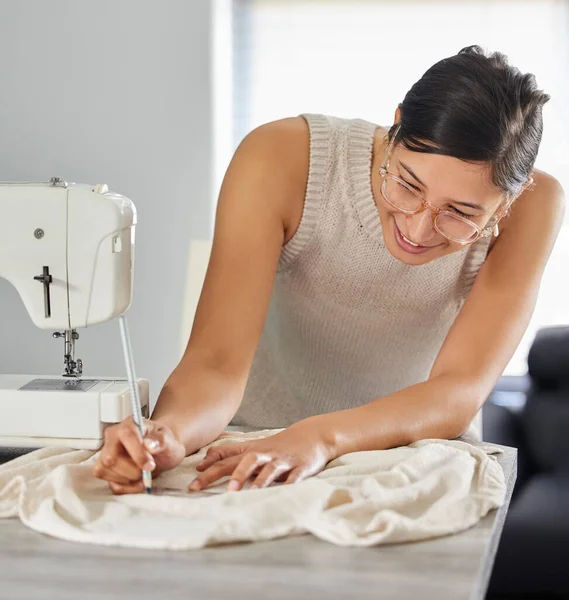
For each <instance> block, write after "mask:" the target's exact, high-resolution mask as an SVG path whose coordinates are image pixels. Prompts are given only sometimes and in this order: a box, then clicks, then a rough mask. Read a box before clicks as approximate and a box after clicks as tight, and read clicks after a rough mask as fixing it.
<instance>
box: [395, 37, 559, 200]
mask: <svg viewBox="0 0 569 600" xmlns="http://www.w3.org/2000/svg"><path fill="white" fill-rule="evenodd" d="M548 100H549V96H548V95H547V94H545V93H544V92H543V91H541V90H538V89H537V84H536V81H535V77H534V75H532V74H531V73H525V74H524V73H521V72H520V71H519V69H517V68H515V67H513V66H511V65H509V64H508V59H507V57H506V56H504V55H503V54H501V53H500V52H494V53H493V54H490V55H489V56H486V55H485V54H484V51H483V50H482V48H480V46H468V47H466V48H463V49H462V50H461V51H460V52H459V53H458V54H456V55H455V56H451V57H449V58H445V59H443V60H441V61H439V62H437V63H436V64H435V65H433V66H432V67H431V68H430V69H429V70H428V71H426V73H425V74H424V75H423V76H422V77H421V79H419V81H417V83H415V84H414V85H413V87H412V88H411V89H410V90H409V91H408V92H407V94H406V95H405V98H404V100H403V102H402V103H401V104H400V105H399V108H400V109H401V121H400V125H401V128H400V130H399V134H398V135H397V140H395V141H396V142H402V143H403V145H404V146H405V147H406V148H408V149H409V150H413V151H415V152H427V153H433V154H446V155H448V156H454V157H456V158H459V159H462V160H465V161H469V162H471V161H472V162H478V161H480V162H489V163H491V164H492V181H493V183H494V185H495V186H496V187H497V188H499V189H500V190H502V191H503V192H504V193H505V194H506V196H507V197H509V198H513V197H515V196H517V195H518V194H519V193H520V191H521V190H522V187H523V185H524V184H525V183H526V182H527V180H528V179H529V177H530V173H531V170H532V169H533V166H534V163H535V159H536V157H537V152H538V149H539V144H540V142H541V134H542V130H543V121H542V115H541V113H542V106H543V105H544V104H545V103H546V102H547V101H548ZM394 132H395V126H393V127H392V128H391V129H390V131H389V138H390V139H391V137H392V136H393V134H394Z"/></svg>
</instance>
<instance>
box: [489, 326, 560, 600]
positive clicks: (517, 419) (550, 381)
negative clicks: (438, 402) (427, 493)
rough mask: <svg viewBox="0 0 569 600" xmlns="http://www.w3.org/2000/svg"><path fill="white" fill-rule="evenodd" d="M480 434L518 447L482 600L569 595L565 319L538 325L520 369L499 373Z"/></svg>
mask: <svg viewBox="0 0 569 600" xmlns="http://www.w3.org/2000/svg"><path fill="white" fill-rule="evenodd" d="M482 414H483V437H484V439H485V440H486V441H488V442H495V443H498V444H504V445H507V446H514V447H516V448H517V449H518V476H517V481H516V486H515V488H514V493H513V496H512V501H511V504H510V509H509V512H508V515H507V517H506V522H505V525H504V530H503V532H502V537H501V540H500V545H499V547H498V552H497V555H496V560H495V563H494V569H493V572H492V576H491V580H490V585H489V588H488V595H487V600H502V599H524V598H525V599H532V600H533V599H535V600H547V599H548V598H550V599H569V327H551V328H546V329H542V330H540V331H539V332H538V334H537V335H536V338H535V340H534V342H533V344H532V347H531V349H530V352H529V356H528V375H527V376H524V377H502V378H501V380H500V382H499V383H498V385H497V386H496V388H495V389H494V391H493V393H492V394H491V396H490V397H489V398H488V400H487V402H486V404H485V406H484V409H483V411H482Z"/></svg>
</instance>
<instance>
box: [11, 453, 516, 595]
mask: <svg viewBox="0 0 569 600" xmlns="http://www.w3.org/2000/svg"><path fill="white" fill-rule="evenodd" d="M502 449H503V451H504V452H503V454H501V455H499V461H500V464H501V465H502V467H503V469H504V473H505V476H506V481H507V484H508V493H507V496H506V502H505V504H504V506H502V507H501V508H500V509H498V510H497V511H492V512H491V513H490V514H488V515H487V516H486V517H485V518H484V519H482V520H481V521H480V522H479V523H478V524H477V525H476V526H475V527H473V528H471V529H469V530H467V531H464V532H462V533H459V534H456V535H453V536H448V537H444V538H439V539H435V540H430V541H425V542H417V543H407V544H398V545H391V546H378V547H373V548H343V547H339V546H334V545H332V544H330V543H327V542H323V541H321V540H319V539H317V538H315V537H313V536H311V535H305V536H300V537H292V538H285V539H280V540H274V541H269V542H259V543H253V544H250V543H243V544H231V545H226V546H217V547H212V548H205V549H202V550H192V551H184V552H169V551H147V550H136V549H129V548H114V547H104V546H92V545H84V544H74V543H70V542H64V541H61V540H58V539H53V538H49V537H47V536H45V535H42V534H39V533H36V532H35V531H32V530H30V529H28V528H26V527H24V526H23V525H22V524H21V523H20V521H19V520H17V519H2V520H0V598H2V599H3V598H6V599H9V600H41V599H45V600H48V599H49V600H54V599H55V600H103V599H104V600H110V599H115V598H116V599H120V600H126V599H132V600H161V599H162V598H164V599H167V600H178V599H184V600H186V599H188V600H226V599H227V600H229V599H231V600H235V599H240V598H246V599H247V600H269V599H270V600H293V599H294V600H336V599H337V600H364V599H368V598H370V599H371V598H373V599H374V600H376V599H389V600H399V599H421V600H431V599H432V600H447V599H448V600H462V599H464V600H466V599H468V600H473V599H482V598H484V595H485V593H486V587H487V585H488V580H489V577H490V573H491V570H492V565H493V563H494V556H495V553H496V549H497V547H498V542H499V539H500V534H501V532H502V527H503V525H504V520H505V517H506V512H507V509H508V505H509V502H510V498H511V494H512V490H513V487H514V482H515V479H516V461H517V454H516V450H515V449H514V448H508V447H503V446H502ZM13 456H14V455H13V454H10V452H8V451H6V450H4V451H2V449H0V462H3V461H5V460H8V459H9V458H12V457H13Z"/></svg>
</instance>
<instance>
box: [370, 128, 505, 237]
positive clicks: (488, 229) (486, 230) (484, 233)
mask: <svg viewBox="0 0 569 600" xmlns="http://www.w3.org/2000/svg"><path fill="white" fill-rule="evenodd" d="M400 129H401V125H397V129H396V130H395V133H394V134H393V136H392V137H391V140H390V141H389V144H388V146H387V148H386V150H385V155H384V157H383V162H382V164H381V167H380V168H379V171H378V173H379V175H380V177H381V178H382V181H381V187H380V191H381V195H382V196H383V199H384V200H385V201H386V202H387V203H388V204H389V206H391V207H393V208H394V209H395V210H398V211H399V212H402V213H404V214H407V215H416V214H419V213H420V212H423V211H424V210H425V209H428V210H430V211H431V212H432V213H434V217H433V227H434V228H435V229H436V231H438V232H439V233H440V234H441V235H442V236H443V237H445V238H446V239H447V240H450V241H451V242H455V243H456V244H460V245H461V246H468V245H469V244H474V242H477V241H478V240H479V239H480V238H481V237H483V238H484V237H489V236H490V235H492V231H494V234H495V235H496V237H497V236H498V223H499V222H500V221H501V220H502V218H503V217H504V215H505V213H506V210H507V208H508V207H506V209H502V214H501V215H499V217H498V218H497V220H496V222H495V223H494V224H493V225H488V224H486V225H485V226H484V227H480V226H479V225H477V224H476V223H474V222H473V221H471V220H470V219H467V218H465V217H461V216H460V215H457V214H455V213H453V212H451V211H450V210H446V209H443V208H438V207H437V206H433V205H432V204H430V203H429V202H428V201H427V200H426V199H425V197H424V196H423V194H421V193H420V192H418V191H417V190H414V189H413V188H412V187H410V186H409V184H408V183H407V182H406V181H404V180H403V179H401V178H400V177H397V175H394V174H393V173H390V172H389V171H388V169H389V163H390V161H391V151H392V149H393V146H394V142H395V139H396V138H397V134H398V133H399V130H400ZM388 178H390V179H393V180H395V181H396V182H397V183H399V184H401V185H403V187H405V188H406V189H408V190H409V191H410V192H411V193H413V194H414V195H415V196H416V197H417V198H418V199H419V200H420V202H421V206H420V207H419V208H418V209H417V210H413V211H410V210H404V209H402V208H399V207H398V206H395V205H394V204H393V203H392V202H391V201H390V200H388V198H387V196H386V194H385V191H384V188H385V186H386V184H387V179H388ZM509 204H511V202H510V203H508V206H509ZM497 211H498V209H496V211H495V212H494V214H493V215H492V216H494V215H495V214H496V212H497ZM441 213H443V214H448V215H450V216H451V217H452V218H453V219H457V220H459V221H463V222H464V223H467V224H468V225H472V227H474V229H475V230H476V237H475V238H474V239H471V240H466V241H461V240H457V239H455V238H452V237H450V236H448V235H446V234H445V233H443V232H442V231H441V230H440V229H439V228H438V227H437V217H438V216H439V215H440V214H441ZM490 219H492V217H490Z"/></svg>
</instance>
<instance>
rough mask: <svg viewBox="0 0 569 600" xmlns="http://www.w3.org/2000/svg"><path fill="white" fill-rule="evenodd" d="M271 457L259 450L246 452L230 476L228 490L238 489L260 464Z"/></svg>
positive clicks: (266, 461) (263, 463)
mask: <svg viewBox="0 0 569 600" xmlns="http://www.w3.org/2000/svg"><path fill="white" fill-rule="evenodd" d="M272 460H273V458H272V457H271V456H270V455H269V454H263V453H260V452H251V453H250V454H246V455H245V456H244V457H243V459H242V460H241V462H240V463H239V465H238V466H237V468H236V469H235V471H233V475H232V476H231V481H230V482H229V486H228V488H227V489H228V490H229V491H230V492H234V491H237V490H240V489H241V488H242V487H243V486H244V485H245V482H246V481H247V480H248V479H249V477H251V475H253V474H254V472H255V471H256V470H257V469H258V468H259V467H260V466H262V465H265V464H267V463H270V462H271V461H272Z"/></svg>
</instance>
